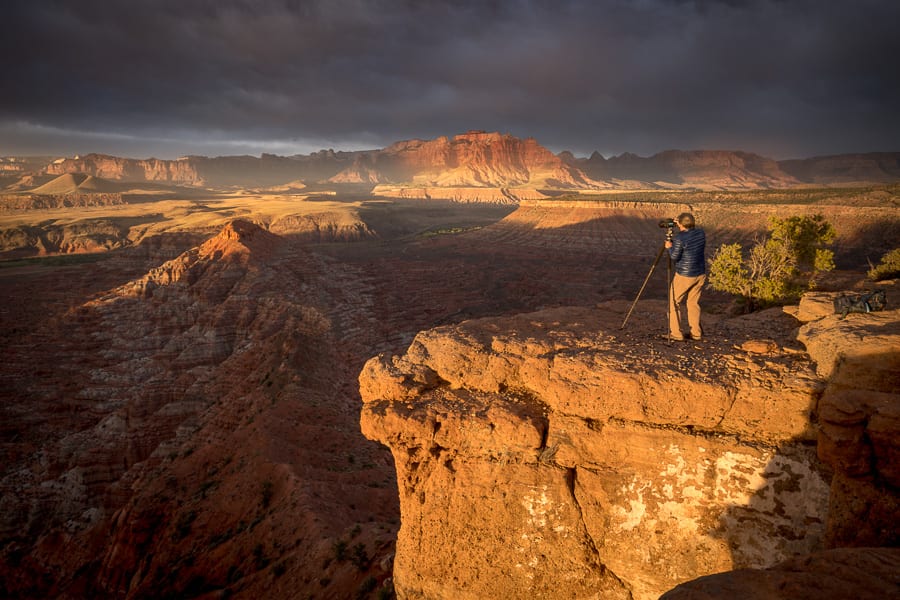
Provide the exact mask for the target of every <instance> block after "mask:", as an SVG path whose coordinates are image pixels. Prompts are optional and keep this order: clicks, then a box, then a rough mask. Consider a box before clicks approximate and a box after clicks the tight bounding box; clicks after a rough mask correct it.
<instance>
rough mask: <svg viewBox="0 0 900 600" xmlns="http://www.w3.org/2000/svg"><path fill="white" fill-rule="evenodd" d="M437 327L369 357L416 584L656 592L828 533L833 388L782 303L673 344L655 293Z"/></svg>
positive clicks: (404, 587)
mask: <svg viewBox="0 0 900 600" xmlns="http://www.w3.org/2000/svg"><path fill="white" fill-rule="evenodd" d="M627 308H628V306H627V305H626V304H625V303H606V304H602V305H600V306H598V307H596V308H570V309H554V310H546V311H542V312H537V313H530V314H523V315H519V316H516V317H512V318H504V319H485V320H478V321H469V322H466V323H463V324H460V325H456V326H447V327H441V328H438V329H434V330H430V331H426V332H423V333H420V334H419V335H418V336H417V337H416V338H415V340H414V341H413V343H412V344H411V345H410V347H409V349H408V350H407V352H406V354H405V355H403V356H387V355H381V356H378V357H375V358H373V359H371V360H370V361H369V362H368V363H367V365H366V366H365V368H364V370H363V372H362V373H361V375H360V390H361V394H362V398H363V401H364V406H363V411H362V418H361V424H362V429H363V432H364V433H365V434H366V435H367V436H368V437H370V438H371V439H375V440H378V441H380V442H382V443H384V444H386V445H388V446H389V447H390V448H391V450H392V452H393V455H394V460H395V463H396V468H397V473H398V484H399V492H400V502H401V513H402V524H401V530H400V533H399V537H398V541H397V556H396V562H395V567H394V576H395V585H396V589H397V591H398V596H399V597H402V598H420V597H421V598H484V597H496V598H522V597H534V598H560V597H582V598H584V597H602V598H647V599H649V598H657V597H659V595H660V594H662V593H664V592H666V591H667V590H669V589H671V588H672V587H674V586H675V585H677V584H679V583H681V582H684V581H687V580H690V579H694V578H696V577H699V576H702V575H707V574H710V573H715V572H721V571H727V570H730V569H735V568H745V567H768V566H771V565H774V564H776V563H778V562H780V561H783V560H786V559H789V558H791V557H796V556H802V555H806V554H809V553H811V552H814V551H816V550H819V549H821V548H822V547H823V539H824V537H825V535H826V531H827V528H828V518H829V515H828V502H829V481H830V473H829V471H828V469H827V468H826V467H825V466H824V465H823V464H822V463H821V462H820V461H819V459H818V458H817V456H816V447H815V443H816V435H817V434H816V431H815V428H814V426H813V422H814V418H815V412H816V405H817V401H818V398H819V395H820V394H821V391H822V388H823V385H824V384H823V382H822V380H821V378H820V377H819V376H818V375H817V374H816V372H815V369H814V367H815V365H814V363H813V362H812V361H811V360H810V357H809V355H808V354H807V353H806V352H805V351H804V349H803V348H802V346H800V345H799V344H798V343H797V341H796V340H795V339H794V337H795V336H794V332H795V330H796V326H797V322H796V321H795V320H794V319H793V318H792V317H789V316H787V315H786V314H784V313H783V312H782V311H780V310H777V309H776V310H775V311H767V312H765V313H762V314H757V315H751V316H746V317H743V318H737V319H722V320H719V321H717V322H716V323H715V324H714V325H710V327H709V332H708V333H709V336H708V338H709V339H707V340H705V341H704V342H703V345H702V346H701V345H699V344H697V345H696V346H695V345H691V344H688V345H677V344H676V345H670V344H668V343H667V342H666V340H663V339H659V338H658V334H655V333H653V332H655V331H658V328H656V327H654V325H653V324H654V323H655V322H656V320H659V319H662V318H664V317H665V307H664V306H662V305H660V304H655V303H652V302H650V303H647V304H645V305H643V306H639V308H638V311H637V313H635V315H632V317H631V318H632V323H633V324H632V325H630V326H629V328H627V329H621V328H620V325H621V323H622V320H623V319H622V317H623V316H624V314H625V312H626V310H627Z"/></svg>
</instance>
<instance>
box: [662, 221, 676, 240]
mask: <svg viewBox="0 0 900 600" xmlns="http://www.w3.org/2000/svg"><path fill="white" fill-rule="evenodd" d="M659 226H660V228H662V227H665V228H666V241H667V242H671V241H672V237H673V236H674V235H675V219H663V220H662V221H660V222H659Z"/></svg>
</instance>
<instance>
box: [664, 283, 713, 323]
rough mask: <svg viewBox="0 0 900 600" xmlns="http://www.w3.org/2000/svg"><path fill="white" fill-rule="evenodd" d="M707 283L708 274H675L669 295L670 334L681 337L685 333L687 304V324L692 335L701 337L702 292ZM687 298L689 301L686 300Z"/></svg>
mask: <svg viewBox="0 0 900 600" xmlns="http://www.w3.org/2000/svg"><path fill="white" fill-rule="evenodd" d="M704 283H706V275H698V276H697V277H685V276H684V275H679V274H677V273H676V274H675V277H673V278H672V293H671V294H670V296H669V334H670V335H671V336H672V337H673V338H677V339H681V338H683V337H684V335H685V333H686V332H685V331H684V329H685V327H684V317H683V316H682V314H681V313H682V305H686V306H687V325H688V328H689V329H690V333H691V337H692V338H694V339H700V337H702V335H703V330H702V329H701V328H700V292H701V291H703V284H704ZM685 299H687V301H686V302H685Z"/></svg>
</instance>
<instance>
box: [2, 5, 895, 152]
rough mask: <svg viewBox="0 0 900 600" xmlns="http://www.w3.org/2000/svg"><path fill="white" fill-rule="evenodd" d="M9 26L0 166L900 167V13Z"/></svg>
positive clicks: (128, 8) (684, 11) (678, 9)
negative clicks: (733, 152)
mask: <svg viewBox="0 0 900 600" xmlns="http://www.w3.org/2000/svg"><path fill="white" fill-rule="evenodd" d="M4 10H5V21H6V23H7V32H6V34H5V35H4V36H0V51H2V53H3V56H4V57H6V59H5V61H4V62H5V66H4V69H3V82H4V89H3V93H2V94H0V154H12V153H16V152H21V151H22V150H28V151H32V152H33V151H51V149H55V150H56V151H60V152H76V151H80V152H88V151H108V152H115V153H129V154H130V155H135V154H144V155H146V154H148V153H155V154H157V155H166V154H168V155H175V154H179V153H184V152H197V153H205V154H233V153H238V152H243V151H248V152H254V153H258V152H259V151H275V152H278V153H282V154H286V153H292V152H309V151H311V150H315V149H318V148H321V147H326V146H329V145H330V146H335V147H343V148H351V147H355V148H361V147H376V146H384V145H386V144H388V143H390V142H392V141H395V140H398V139H404V138H411V137H419V138H430V137H434V136H438V135H452V134H455V133H458V132H462V131H465V130H467V129H472V128H478V129H487V130H499V131H503V132H509V133H512V134H514V135H519V136H534V137H536V138H537V139H538V140H539V141H540V142H542V143H544V144H545V145H547V146H549V147H551V148H552V149H554V150H563V149H570V150H574V151H576V152H577V153H582V154H586V153H589V152H591V151H592V150H600V151H601V152H603V153H604V154H611V153H619V152H624V151H632V152H638V153H642V154H650V153H654V152H657V151H661V150H664V149H667V148H684V149H692V148H732V149H746V150H751V151H756V152H760V153H763V154H766V155H769V156H777V157H785V156H805V155H811V154H824V153H838V152H850V151H872V150H898V149H900V144H898V143H897V140H898V139H900V115H898V111H897V110H896V107H897V106H898V103H900V84H898V78H897V76H896V75H895V70H896V65H895V63H896V57H897V56H898V55H900V43H898V41H897V39H898V38H897V36H896V35H895V33H894V31H893V30H892V29H893V27H894V25H895V24H896V23H897V22H900V3H897V2H895V1H893V0H884V1H876V0H861V1H859V0H858V1H853V2H850V1H848V2H827V3H825V2H813V1H789V0H784V1H776V0H757V1H737V0H735V1H731V2H713V1H700V0H696V1H674V0H669V1H666V0H637V1H633V2H627V1H624V0H623V1H606V2H592V1H589V0H557V1H539V0H531V1H528V0H511V1H505V2H501V1H481V2H475V1H471V2H465V1H461V2H451V1H446V2H441V1H424V0H422V1H416V0H406V1H401V0H371V1H364V0H320V1H305V2H304V1H291V0H258V1H250V0H243V1H241V0H130V1H124V0H123V1H118V2H117V1H110V0H80V1H79V2H68V1H62V0H60V1H52V0H24V1H20V0H12V2H7V3H6V6H5V7H4ZM29 144H30V145H29ZM45 147H46V148H45Z"/></svg>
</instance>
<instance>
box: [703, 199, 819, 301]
mask: <svg viewBox="0 0 900 600" xmlns="http://www.w3.org/2000/svg"><path fill="white" fill-rule="evenodd" d="M835 235H836V234H835V230H834V227H833V226H832V225H831V224H830V223H828V222H827V221H826V220H825V219H824V217H822V215H818V214H817V215H812V216H803V217H788V218H786V219H780V218H778V217H771V218H770V219H769V231H768V235H767V236H765V237H764V238H762V239H760V240H758V241H757V242H756V243H755V244H754V245H753V246H752V247H751V248H750V249H749V252H747V253H746V256H745V252H744V250H743V248H742V246H741V244H739V243H734V244H723V245H721V246H719V248H718V250H716V252H715V255H714V256H713V257H712V259H711V260H710V263H709V284H710V286H711V287H712V288H713V289H716V290H719V291H722V292H728V293H731V294H734V295H736V296H738V297H740V298H741V300H742V301H743V302H744V305H745V306H746V308H747V310H750V311H752V310H755V309H758V308H761V307H764V306H768V305H771V304H775V303H778V302H786V301H789V300H796V299H798V298H799V297H800V294H802V293H803V291H805V290H807V289H810V288H813V287H815V285H816V278H817V277H819V276H821V274H822V273H824V272H827V271H831V270H833V269H834V252H833V251H832V250H830V249H828V247H827V246H829V245H830V244H831V243H832V242H833V241H834V239H835Z"/></svg>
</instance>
